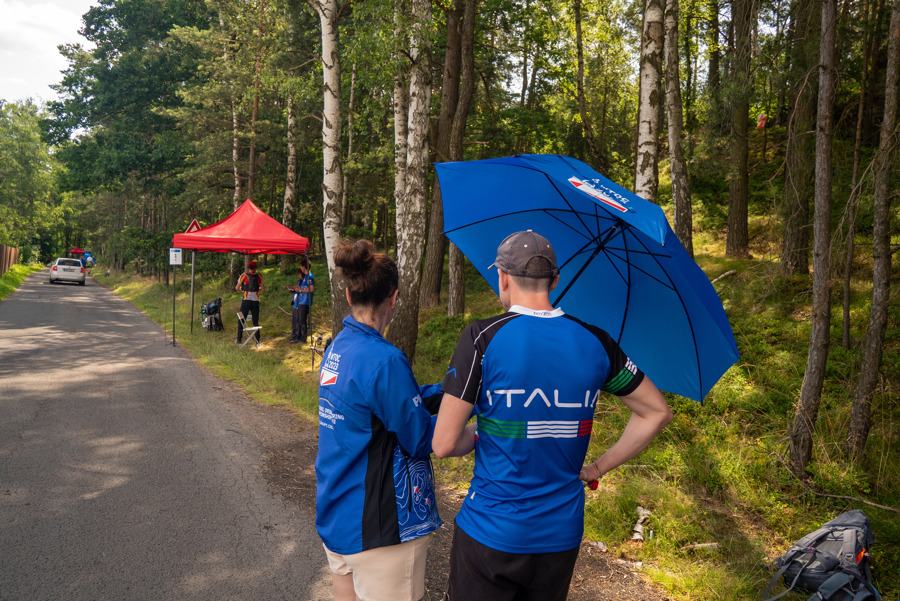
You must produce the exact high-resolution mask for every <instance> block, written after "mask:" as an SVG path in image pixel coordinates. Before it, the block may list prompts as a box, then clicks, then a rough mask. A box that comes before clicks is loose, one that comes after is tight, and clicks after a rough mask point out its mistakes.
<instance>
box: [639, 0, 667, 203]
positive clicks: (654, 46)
mask: <svg viewBox="0 0 900 601" xmlns="http://www.w3.org/2000/svg"><path fill="white" fill-rule="evenodd" d="M663 16H664V11H663V2H662V0H646V3H645V4H644V25H643V34H642V36H641V63H640V84H639V85H640V95H639V98H638V117H637V127H638V135H637V153H636V155H635V172H634V192H635V194H637V195H638V196H640V197H642V198H645V199H647V200H649V201H650V202H656V194H657V190H658V188H659V180H658V161H659V144H658V138H659V128H660V107H661V105H660V100H661V99H660V94H659V91H660V81H661V79H662V54H663Z"/></svg>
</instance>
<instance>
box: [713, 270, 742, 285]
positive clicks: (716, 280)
mask: <svg viewBox="0 0 900 601" xmlns="http://www.w3.org/2000/svg"><path fill="white" fill-rule="evenodd" d="M736 273H737V269H730V270H728V271H726V272H725V273H723V274H722V275H720V276H719V277H717V278H716V279H714V280H713V281H712V282H710V284H715V283H716V282H718V281H719V280H721V279H722V278H725V277H728V276H730V275H734V274H736Z"/></svg>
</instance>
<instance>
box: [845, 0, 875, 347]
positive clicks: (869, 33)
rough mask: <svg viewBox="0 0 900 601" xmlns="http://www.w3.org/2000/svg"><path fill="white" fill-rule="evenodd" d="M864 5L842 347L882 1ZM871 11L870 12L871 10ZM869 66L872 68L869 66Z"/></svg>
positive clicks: (847, 340)
mask: <svg viewBox="0 0 900 601" xmlns="http://www.w3.org/2000/svg"><path fill="white" fill-rule="evenodd" d="M865 5H866V8H865V9H864V10H865V11H866V15H865V17H866V19H865V23H866V27H867V30H866V31H865V39H866V42H865V48H864V50H863V73H862V77H861V78H860V91H859V106H858V107H857V110H856V137H855V140H854V144H853V172H852V175H851V176H850V197H849V198H848V199H847V211H846V214H845V216H846V219H847V247H846V251H845V254H844V291H843V292H844V294H843V305H844V306H843V328H842V329H841V330H842V331H841V344H842V346H843V347H844V348H845V349H849V348H850V280H851V276H852V275H853V257H854V253H855V250H854V249H855V242H856V212H857V209H858V207H859V196H860V194H859V168H860V164H861V162H862V134H863V118H864V117H865V112H866V111H865V108H866V104H867V102H866V98H867V97H868V96H869V90H870V88H871V85H870V81H869V80H870V79H871V78H872V77H873V76H874V74H875V68H876V65H875V64H874V57H875V54H876V40H877V38H878V36H877V35H876V33H875V32H876V30H877V29H878V28H877V27H876V24H877V23H878V15H879V12H880V6H881V3H880V2H878V3H877V4H875V5H873V3H872V2H866V3H865ZM870 11H871V12H870ZM870 65H871V68H870Z"/></svg>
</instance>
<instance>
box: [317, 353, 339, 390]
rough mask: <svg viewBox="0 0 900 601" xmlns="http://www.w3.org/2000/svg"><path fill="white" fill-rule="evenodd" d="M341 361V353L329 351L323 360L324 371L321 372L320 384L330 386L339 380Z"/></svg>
mask: <svg viewBox="0 0 900 601" xmlns="http://www.w3.org/2000/svg"><path fill="white" fill-rule="evenodd" d="M340 363H341V356H340V354H338V353H335V352H334V351H331V352H330V353H328V356H326V357H325V359H324V360H323V361H322V371H321V372H320V373H319V385H320V386H328V385H330V384H334V383H335V382H337V378H338V373H339V372H338V369H339V367H340Z"/></svg>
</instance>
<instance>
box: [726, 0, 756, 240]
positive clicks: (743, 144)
mask: <svg viewBox="0 0 900 601" xmlns="http://www.w3.org/2000/svg"><path fill="white" fill-rule="evenodd" d="M731 12H732V17H733V21H732V24H733V28H734V47H735V51H734V59H733V61H734V62H733V65H734V66H733V68H732V72H731V79H732V83H733V85H732V88H733V92H732V94H733V97H732V105H731V166H730V167H731V168H730V170H729V171H730V173H729V181H728V233H727V235H726V238H725V254H726V255H727V256H729V257H746V256H747V255H748V254H749V252H748V251H749V245H750V240H749V234H748V227H747V203H748V200H749V199H748V197H749V192H750V185H749V184H750V174H749V171H748V169H749V160H748V159H749V142H750V137H749V131H748V130H749V124H748V121H749V120H750V92H751V82H750V26H751V21H752V18H751V17H752V14H753V2H752V1H751V0H733V1H732V3H731Z"/></svg>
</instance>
